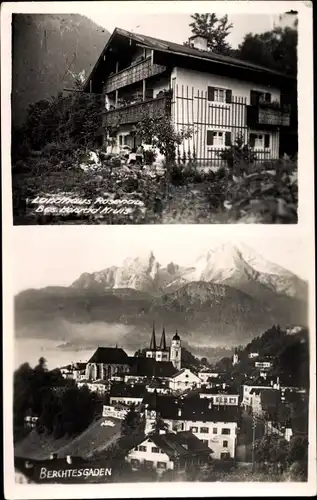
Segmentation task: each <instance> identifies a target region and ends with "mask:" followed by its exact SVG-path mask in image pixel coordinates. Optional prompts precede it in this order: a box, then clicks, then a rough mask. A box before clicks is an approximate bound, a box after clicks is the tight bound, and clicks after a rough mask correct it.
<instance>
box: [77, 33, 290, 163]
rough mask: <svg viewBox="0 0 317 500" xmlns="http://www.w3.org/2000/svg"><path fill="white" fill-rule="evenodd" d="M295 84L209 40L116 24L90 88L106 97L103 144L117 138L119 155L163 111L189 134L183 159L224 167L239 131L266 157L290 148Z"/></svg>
mask: <svg viewBox="0 0 317 500" xmlns="http://www.w3.org/2000/svg"><path fill="white" fill-rule="evenodd" d="M290 88H295V89H296V79H295V78H293V77H290V76H287V75H284V74H282V73H279V72H277V71H272V70H270V69H268V68H265V67H262V66H259V65H257V64H254V63H250V62H246V61H242V60H239V59H235V58H232V57H229V56H223V55H219V54H216V53H213V52H211V51H209V50H207V40H206V39H205V38H203V37H199V36H195V37H192V39H191V46H183V45H180V44H177V43H173V42H168V41H163V40H159V39H156V38H153V37H150V36H143V35H138V34H136V33H130V32H128V31H125V30H122V29H119V28H116V29H115V30H114V32H113V33H112V35H111V37H110V39H109V40H108V43H107V44H106V46H105V48H104V50H103V51H102V53H101V55H100V57H99V59H98V61H97V63H96V64H95V66H94V68H93V70H92V72H91V74H90V75H89V77H88V78H87V81H86V82H85V86H84V91H86V92H92V93H97V94H100V95H102V99H103V103H104V104H103V106H104V108H103V127H102V138H103V144H107V143H108V140H107V139H108V138H109V137H112V141H111V142H112V146H111V149H112V151H113V152H119V151H120V148H122V147H123V146H124V145H127V146H130V147H131V148H133V147H137V146H138V145H139V144H140V143H141V141H140V138H139V137H137V135H136V133H135V125H136V124H137V123H138V122H139V121H140V120H141V119H142V116H143V115H144V113H147V114H149V115H150V116H152V117H154V116H158V114H160V113H162V114H167V115H168V116H170V118H171V120H172V123H173V124H174V126H175V129H176V130H178V131H181V130H185V131H186V130H187V131H190V134H191V136H190V138H188V139H184V141H183V143H182V145H181V147H180V148H178V151H177V154H178V155H179V156H181V157H182V158H184V155H185V157H186V158H194V159H196V160H197V161H198V162H200V164H204V165H209V164H211V165H217V164H219V161H221V160H219V158H220V155H221V151H224V150H226V148H228V146H230V145H231V144H232V143H234V142H235V140H236V138H237V137H238V136H240V137H242V139H243V141H244V143H245V144H246V143H248V144H249V145H250V146H251V147H252V148H253V149H254V151H255V153H256V158H257V159H259V160H261V161H263V160H270V159H277V158H279V157H280V156H281V154H283V153H284V152H285V148H284V146H283V148H284V150H282V149H281V147H280V146H281V140H280V137H281V133H282V134H284V136H285V131H287V130H288V129H289V128H290V124H291V114H292V113H291V108H290V102H289V97H288V96H289V95H290ZM289 142H290V141H287V140H286V141H285V140H284V141H283V144H287V143H288V144H289ZM293 142H294V141H293Z"/></svg>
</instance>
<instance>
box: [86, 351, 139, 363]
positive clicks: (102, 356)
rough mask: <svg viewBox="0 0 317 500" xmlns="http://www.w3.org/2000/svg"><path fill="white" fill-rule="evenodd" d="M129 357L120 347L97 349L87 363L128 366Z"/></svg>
mask: <svg viewBox="0 0 317 500" xmlns="http://www.w3.org/2000/svg"><path fill="white" fill-rule="evenodd" d="M128 360H129V357H128V355H127V353H126V352H125V351H124V350H123V349H121V347H98V349H97V350H96V351H95V352H94V354H93V355H92V357H91V358H90V360H89V361H88V363H104V364H107V363H109V364H119V365H120V364H121V365H123V364H128Z"/></svg>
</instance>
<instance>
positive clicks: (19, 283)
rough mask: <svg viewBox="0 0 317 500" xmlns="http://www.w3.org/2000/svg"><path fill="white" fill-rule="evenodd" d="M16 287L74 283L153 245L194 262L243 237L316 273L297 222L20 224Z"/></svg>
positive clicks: (163, 255)
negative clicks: (294, 224)
mask: <svg viewBox="0 0 317 500" xmlns="http://www.w3.org/2000/svg"><path fill="white" fill-rule="evenodd" d="M12 236H13V240H12V252H11V265H12V269H13V283H12V287H13V293H14V294H15V293H18V292H19V291H22V290H24V289H26V288H41V287H44V286H49V285H50V286H52V285H56V286H69V285H70V284H71V283H72V282H73V281H74V280H76V279H77V278H78V277H79V276H80V275H81V274H82V273H84V272H94V271H100V270H102V269H105V268H106V267H109V266H111V265H121V264H122V263H123V261H124V259H125V258H128V257H142V256H144V255H145V254H148V253H149V252H150V251H153V253H154V255H155V257H156V259H157V260H158V261H159V262H160V263H161V264H162V265H166V264H168V263H169V262H171V261H174V262H176V263H177V264H179V265H185V266H190V265H193V264H194V262H195V260H196V258H197V257H199V256H200V255H201V254H203V253H204V252H206V251H207V250H208V249H212V248H214V247H216V246H218V245H220V244H222V243H224V242H231V243H232V244H234V243H235V241H237V242H241V243H242V244H245V245H247V246H249V247H251V248H252V249H253V250H254V251H256V252H257V253H258V254H260V255H262V256H263V257H264V258H266V259H268V260H270V261H271V262H274V263H276V264H279V265H281V266H283V267H285V268H286V269H288V270H290V271H292V272H294V273H295V274H297V275H298V276H300V277H302V278H303V279H309V278H310V275H309V273H310V271H311V265H310V264H311V260H310V259H311V255H309V251H310V250H309V249H310V248H312V247H310V245H309V244H308V240H307V239H306V238H305V235H303V234H302V232H299V231H298V230H297V229H296V226H265V225H261V224H259V225H252V226H250V225H248V224H244V225H239V224H237V225H230V226H229V225H228V226H222V225H213V226H211V225H162V226H157V225H150V226H97V227H94V226H85V227H84V228H82V227H80V226H61V227H58V226H25V227H23V226H17V227H14V231H13V233H12Z"/></svg>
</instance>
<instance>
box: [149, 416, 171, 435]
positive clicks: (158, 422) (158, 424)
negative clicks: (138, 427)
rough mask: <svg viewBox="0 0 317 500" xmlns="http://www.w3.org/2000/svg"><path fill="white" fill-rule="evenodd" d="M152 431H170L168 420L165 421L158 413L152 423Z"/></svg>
mask: <svg viewBox="0 0 317 500" xmlns="http://www.w3.org/2000/svg"><path fill="white" fill-rule="evenodd" d="M151 427H152V432H153V433H158V432H160V431H165V432H166V431H168V430H169V426H168V424H167V423H166V422H164V420H163V419H162V418H161V417H160V416H159V415H158V414H156V418H155V420H154V422H153V423H152V426H151Z"/></svg>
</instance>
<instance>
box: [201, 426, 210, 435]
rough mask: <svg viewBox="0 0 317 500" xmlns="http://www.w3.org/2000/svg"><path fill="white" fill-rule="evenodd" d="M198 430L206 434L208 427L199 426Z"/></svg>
mask: <svg viewBox="0 0 317 500" xmlns="http://www.w3.org/2000/svg"><path fill="white" fill-rule="evenodd" d="M200 432H201V433H202V434H208V433H209V429H208V427H201V428H200Z"/></svg>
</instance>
